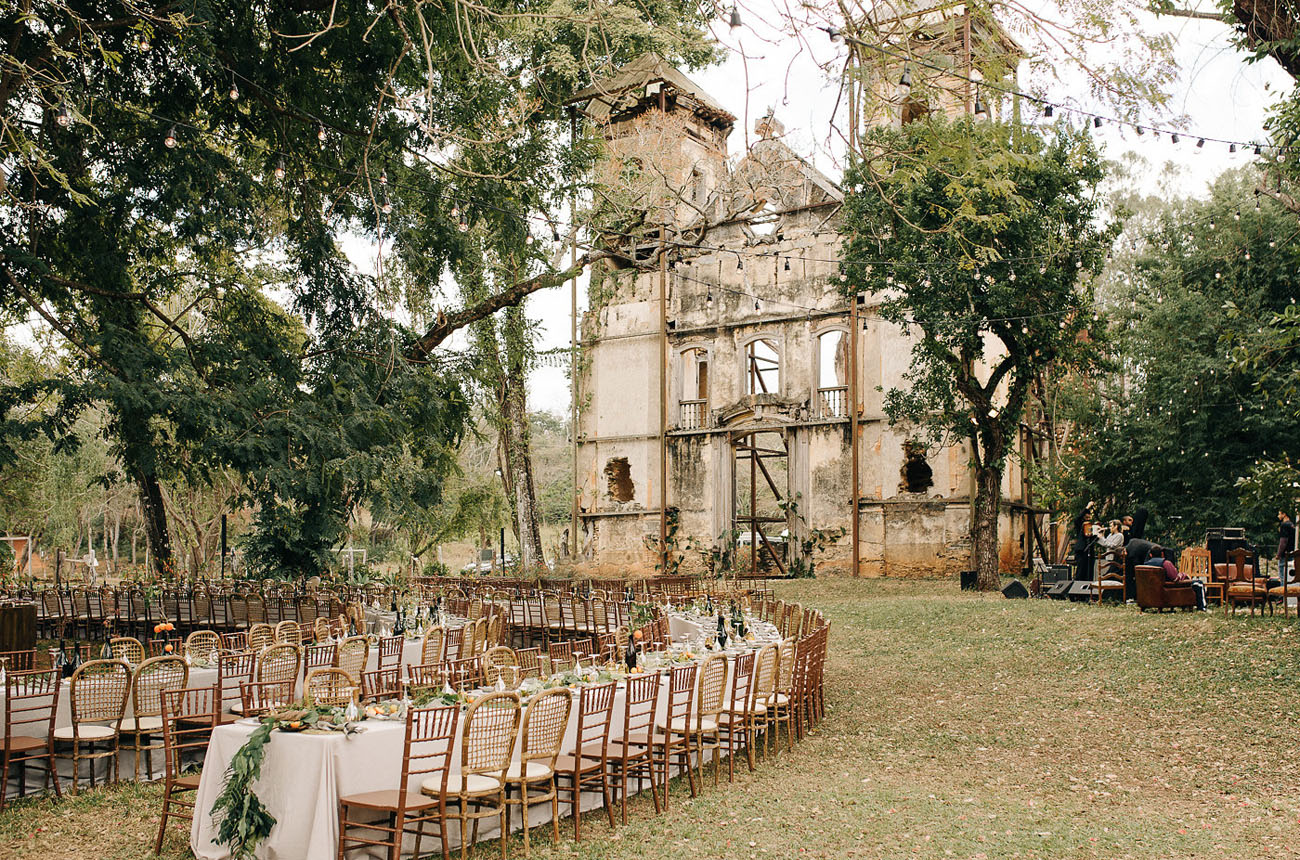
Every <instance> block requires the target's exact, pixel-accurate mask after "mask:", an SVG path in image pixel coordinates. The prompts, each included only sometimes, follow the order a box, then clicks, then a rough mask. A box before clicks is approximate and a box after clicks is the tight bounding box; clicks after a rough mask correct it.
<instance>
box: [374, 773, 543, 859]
mask: <svg viewBox="0 0 1300 860" xmlns="http://www.w3.org/2000/svg"><path fill="white" fill-rule="evenodd" d="M498 799H499V801H500V803H501V808H500V810H499V811H498V813H497V814H498V815H499V816H500V817H501V860H506V836H507V835H509V833H510V828H509V827H507V826H506V821H507V813H506V784H505V782H504V780H503V781H502V783H501V796H500V798H498ZM524 825H525V826H524V829H525V831H526V830H527V829H528V828H527V825H528V819H527V818H526V817H525V819H524ZM393 860H397V857H396V856H394V857H393Z"/></svg>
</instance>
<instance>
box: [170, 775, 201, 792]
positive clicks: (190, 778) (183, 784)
mask: <svg viewBox="0 0 1300 860" xmlns="http://www.w3.org/2000/svg"><path fill="white" fill-rule="evenodd" d="M201 777H202V774H198V773H188V774H186V775H185V776H178V777H177V778H176V779H174V780H172V787H173V788H179V789H182V790H186V791H188V790H191V789H197V788H198V787H199V779H200V778H201Z"/></svg>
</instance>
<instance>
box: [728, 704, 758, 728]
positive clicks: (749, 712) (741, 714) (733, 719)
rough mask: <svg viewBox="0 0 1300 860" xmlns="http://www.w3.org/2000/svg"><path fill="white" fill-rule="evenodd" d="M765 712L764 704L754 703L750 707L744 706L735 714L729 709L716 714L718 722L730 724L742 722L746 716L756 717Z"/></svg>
mask: <svg viewBox="0 0 1300 860" xmlns="http://www.w3.org/2000/svg"><path fill="white" fill-rule="evenodd" d="M766 713H767V706H766V705H761V704H755V705H754V707H753V708H752V709H750V708H745V709H744V710H743V711H738V712H737V713H735V714H732V713H731V711H723V712H722V713H721V714H718V722H720V723H726V724H727V725H730V724H731V723H739V722H743V721H744V720H745V719H746V718H747V717H757V716H761V715H762V714H766Z"/></svg>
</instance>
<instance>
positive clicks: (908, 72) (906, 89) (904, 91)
mask: <svg viewBox="0 0 1300 860" xmlns="http://www.w3.org/2000/svg"><path fill="white" fill-rule="evenodd" d="M911 93H912V67H911V66H909V65H906V64H904V66H903V75H902V77H900V78H899V79H898V95H899V96H900V97H902V98H906V97H907V96H909V95H911Z"/></svg>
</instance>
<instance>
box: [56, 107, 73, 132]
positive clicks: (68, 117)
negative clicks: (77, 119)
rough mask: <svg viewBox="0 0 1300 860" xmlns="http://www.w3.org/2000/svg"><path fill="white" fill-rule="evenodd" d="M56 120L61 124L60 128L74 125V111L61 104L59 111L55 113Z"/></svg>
mask: <svg viewBox="0 0 1300 860" xmlns="http://www.w3.org/2000/svg"><path fill="white" fill-rule="evenodd" d="M54 121H55V122H57V123H58V124H59V127H60V128H67V127H68V126H70V125H72V111H70V110H68V106H67V105H59V109H58V111H57V112H56V113H55V114H54Z"/></svg>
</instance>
